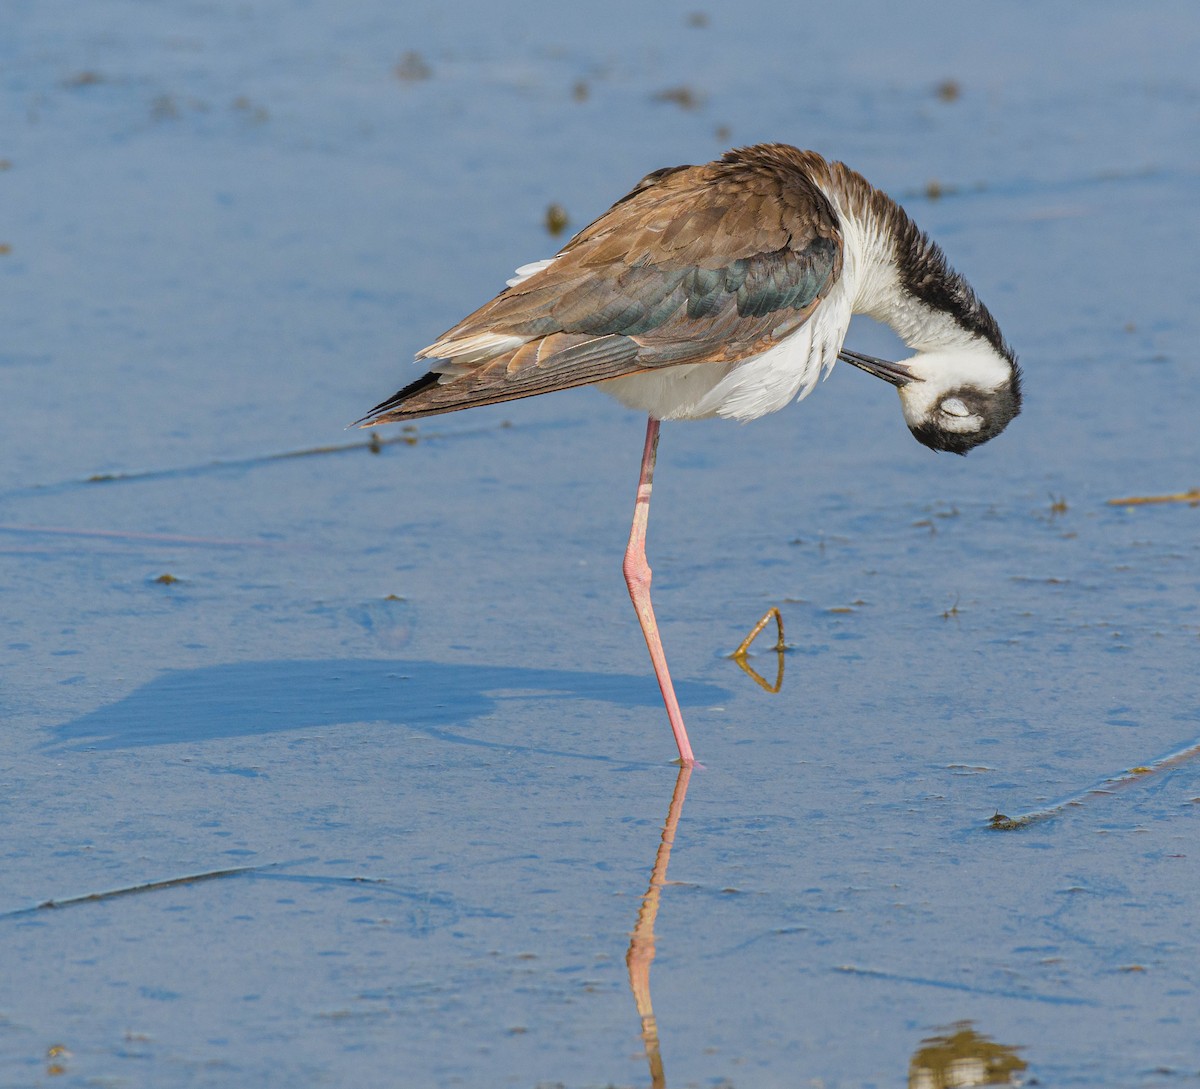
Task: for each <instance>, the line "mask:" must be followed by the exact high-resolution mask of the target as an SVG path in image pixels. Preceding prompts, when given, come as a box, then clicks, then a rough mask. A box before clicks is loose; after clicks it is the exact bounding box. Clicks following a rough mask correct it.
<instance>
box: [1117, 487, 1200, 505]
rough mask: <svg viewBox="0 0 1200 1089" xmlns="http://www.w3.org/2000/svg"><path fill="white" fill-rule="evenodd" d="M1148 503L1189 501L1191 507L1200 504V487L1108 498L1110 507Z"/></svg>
mask: <svg viewBox="0 0 1200 1089" xmlns="http://www.w3.org/2000/svg"><path fill="white" fill-rule="evenodd" d="M1148 503H1190V504H1191V505H1192V506H1193V507H1195V506H1200V488H1190V489H1189V490H1188V491H1186V492H1174V493H1172V494H1171V495H1131V496H1128V497H1127V498H1125V499H1110V500H1109V501H1108V505H1109V506H1110V507H1141V506H1145V505H1146V504H1148Z"/></svg>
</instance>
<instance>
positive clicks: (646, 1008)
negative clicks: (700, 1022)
mask: <svg viewBox="0 0 1200 1089" xmlns="http://www.w3.org/2000/svg"><path fill="white" fill-rule="evenodd" d="M691 777H692V768H691V766H690V765H687V764H685V765H684V766H683V767H681V768H680V769H679V778H678V779H676V780H675V793H674V794H672V795H671V808H670V809H669V810H667V823H666V824H665V825H664V826H663V833H662V842H661V843H660V844H659V845H658V854H657V855H655V857H654V869H653V870H652V871H651V873H650V887H649V888H648V889H646V895H645V896H643V897H642V906H641V909H640V910H639V911H638V918H637V925H636V926H635V927H634V928H633V935H632V937H631V938H630V940H629V952H628V953H626V954H625V964H626V966H627V967H628V968H629V986H630V989H631V990H632V991H633V1000H634V1002H636V1003H637V1011H638V1016H639V1017H641V1019H642V1042H643V1043H644V1044H645V1046H646V1061H647V1062H648V1063H649V1064H650V1085H651V1089H666V1084H667V1082H666V1078H665V1076H664V1074H663V1062H662V1052H661V1051H660V1049H659V1045H658V1022H656V1021H655V1019H654V1005H653V1003H652V1002H651V1001H650V965H651V963H652V962H653V961H654V952H655V950H654V920H655V918H657V916H658V901H659V897H660V896H661V895H662V889H663V886H664V885H665V884H666V883H667V863H668V862H669V861H670V859H671V847H672V845H673V844H674V843H675V829H676V828H678V827H679V815H680V814H681V813H682V812H683V800H684V798H686V797H687V788H688V781H689V780H690V779H691Z"/></svg>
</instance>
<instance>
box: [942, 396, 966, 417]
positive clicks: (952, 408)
mask: <svg viewBox="0 0 1200 1089" xmlns="http://www.w3.org/2000/svg"><path fill="white" fill-rule="evenodd" d="M941 409H942V411H943V412H944V413H945V414H946V415H947V416H970V415H971V410H970V409H969V408H967V406H966V405H965V404H963V403H962V401H960V400H959V399H958V398H957V397H947V398H946V399H945V400H944V401H943V402H942V404H941Z"/></svg>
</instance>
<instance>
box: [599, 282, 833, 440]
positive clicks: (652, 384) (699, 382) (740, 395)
mask: <svg viewBox="0 0 1200 1089" xmlns="http://www.w3.org/2000/svg"><path fill="white" fill-rule="evenodd" d="M849 325H850V303H849V299H848V297H847V292H846V290H845V287H844V282H843V281H839V282H838V283H837V284H836V285H835V286H834V288H833V290H832V291H831V292H830V293H829V295H828V296H826V298H825V299H824V300H822V302H821V303H820V304H819V305H818V307H817V309H816V311H815V312H814V313H813V315H812V317H810V318H809V319H808V321H807V322H805V324H804V325H802V326H801V327H800V328H799V329H797V330H796V331H795V332H794V333H792V334H791V335H790V336H789V337H787V338H786V339H785V340H782V341H780V342H779V343H778V344H776V345H775V346H774V347H773V348H769V349H767V351H765V352H760V353H759V354H758V355H753V356H747V357H746V358H745V359H741V360H738V361H737V362H735V363H693V364H685V365H683V366H678V367H663V368H661V369H658V370H653V371H648V372H644V373H642V374H630V375H626V376H625V377H623V378H610V379H609V380H608V381H607V382H600V383H598V388H599V389H602V390H604V392H605V393H609V394H611V395H612V396H614V397H615V398H616V399H617V400H618V401H620V402H621V403H622V404H623V405H627V406H629V407H630V408H636V409H640V410H641V411H642V412H645V413H648V414H649V415H651V416H654V417H656V418H657V419H660V420H703V419H707V418H708V417H710V416H721V417H723V418H725V419H728V420H742V421H746V420H755V419H757V418H758V417H759V416H765V415H766V414H767V413H768V412H777V411H778V410H779V409H781V408H783V407H784V405H786V404H788V403H789V402H791V401H792V400H794V399H795V398H797V397H799V398H804V397H807V396H808V395H809V394H810V393H811V392H812V389H813V387H814V386H815V385H816V384H817V379H818V378H820V377H821V375H822V374H823V373H824V374H828V373H829V371H830V369H831V368H832V367H833V365H834V363H835V362H836V361H837V354H838V351H839V350H840V349H841V346H842V341H843V340H844V339H845V337H846V330H847V328H848V327H849Z"/></svg>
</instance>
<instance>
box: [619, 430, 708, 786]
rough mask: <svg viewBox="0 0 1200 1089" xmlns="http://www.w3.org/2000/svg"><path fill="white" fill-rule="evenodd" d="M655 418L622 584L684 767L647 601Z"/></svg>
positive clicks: (679, 729)
mask: <svg viewBox="0 0 1200 1089" xmlns="http://www.w3.org/2000/svg"><path fill="white" fill-rule="evenodd" d="M658 429H659V421H658V420H656V419H655V418H654V417H653V416H651V417H650V422H649V423H648V424H647V425H646V449H645V452H644V453H643V454H642V475H641V476H640V477H639V478H638V490H637V503H636V504H635V505H634V508H633V528H632V529H630V531H629V547H628V548H627V549H625V584H626V585H627V586H628V587H629V597H630V599H631V600H632V601H633V607H634V609H635V610H636V611H637V617H638V623H639V624H641V625H642V634H643V635H644V636H645V637H646V646H647V647H648V648H649V650H650V661H651V662H653V663H654V675H655V676H656V677H657V678H658V687H659V688H660V689H661V690H662V697H663V703H665V704H666V705H667V718H669V719H670V720H671V729H672V730H673V731H674V732H675V744H676V745H678V746H679V760H680V762H681V763H682V764H683V765H684V767H691V766H692V765H693V764H695V762H696V758H695V757H694V756H693V755H692V746H691V743H690V742H689V741H688V735H687V730H686V729H685V728H684V725H683V715H682V713H681V712H680V710H679V701H678V700H677V699H676V698H675V686H674V685H673V684H672V683H671V673H670V671H669V670H668V669H667V657H666V655H665V654H664V653H663V646H662V640H661V639H659V637H658V621H656V620H655V619H654V607H653V606H652V605H651V604H650V565H649V564H648V563H647V562H646V524H647V522H649V520H650V488H651V487H652V485H653V483H654V459H655V458H656V457H657V455H658Z"/></svg>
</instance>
